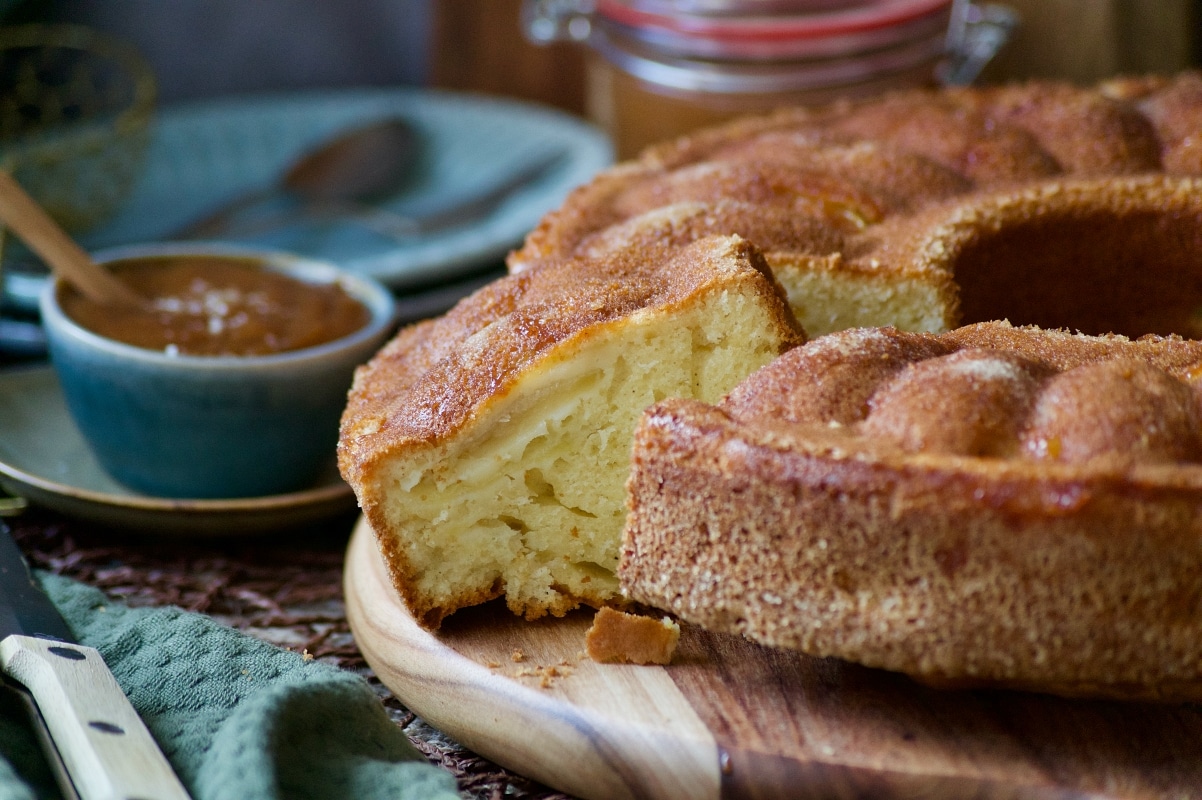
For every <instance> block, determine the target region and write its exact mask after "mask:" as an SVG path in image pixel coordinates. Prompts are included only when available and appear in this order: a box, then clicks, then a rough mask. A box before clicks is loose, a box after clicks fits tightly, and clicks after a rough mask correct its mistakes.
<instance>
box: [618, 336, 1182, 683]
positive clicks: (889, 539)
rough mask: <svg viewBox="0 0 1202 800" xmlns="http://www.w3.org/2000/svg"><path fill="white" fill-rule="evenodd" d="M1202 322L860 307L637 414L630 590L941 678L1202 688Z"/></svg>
mask: <svg viewBox="0 0 1202 800" xmlns="http://www.w3.org/2000/svg"><path fill="white" fill-rule="evenodd" d="M1200 379H1202V342H1199V341H1191V340H1185V339H1181V338H1179V337H1175V336H1174V337H1156V336H1146V337H1142V338H1140V339H1138V340H1131V339H1128V338H1126V337H1122V336H1117V335H1108V336H1101V337H1094V336H1085V335H1082V334H1070V333H1067V332H1064V331H1046V330H1042V329H1039V328H1034V327H1021V328H1016V327H1011V326H1010V325H1009V324H1008V323H1003V322H991V323H980V324H976V325H970V326H966V327H963V328H959V329H956V330H954V331H951V332H948V333H945V334H938V335H937V334H923V333H906V332H902V331H898V330H896V329H892V328H875V329H853V330H849V331H844V332H841V333H835V334H830V335H827V336H825V337H821V338H818V339H815V340H813V341H811V342H809V343H807V344H805V345H803V346H801V347H799V348H797V349H795V350H793V351H791V352H789V353H788V354H786V355H785V356H783V357H781V358H780V359H778V360H777V361H776V362H774V363H772V364H770V365H769V366H767V367H765V368H763V369H761V370H760V371H758V372H757V373H755V374H754V375H752V376H751V377H749V378H748V379H747V380H746V381H744V382H743V383H741V384H740V385H739V386H738V387H737V388H736V389H735V390H734V391H733V392H731V393H730V395H729V396H728V397H727V398H725V399H724V400H723V401H722V402H721V403H718V404H706V403H701V402H698V401H695V400H688V399H683V398H671V399H668V400H665V401H663V402H661V403H658V404H656V405H655V406H653V407H651V408H650V409H648V410H647V412H646V413H645V415H644V417H643V418H642V420H641V421H640V425H639V428H638V430H637V431H636V434H635V445H634V453H633V458H632V462H633V466H632V471H631V478H630V483H629V491H630V509H631V513H630V518H629V521H628V525H627V529H626V531H625V534H624V538H623V553H622V561H621V565H620V568H619V576H620V579H621V582H622V586H623V588H624V590H625V592H626V595H627V597H628V598H629V599H631V600H634V601H637V602H641V603H646V604H649V605H652V606H655V607H658V608H661V609H665V610H668V611H671V612H672V613H674V614H676V615H678V616H679V617H680V618H681V619H682V620H685V621H687V622H691V623H695V624H698V625H701V626H703V627H705V628H707V629H710V630H714V631H725V632H732V633H739V634H742V635H744V636H746V637H748V638H750V639H752V640H754V641H757V642H760V643H763V644H767V645H772V646H777V647H786V648H792V649H797V650H801V651H803V652H806V653H809V654H812V655H816V656H837V657H839V658H843V659H846V660H851V661H856V662H859V663H862V664H866V665H869V666H873V667H881V668H885V669H889V670H895V671H899V672H904V673H907V674H910V675H912V676H915V677H917V678H919V679H920V680H923V681H926V682H929V683H934V684H937V685H957V686H964V685H991V686H1007V687H1016V688H1028V689H1029V688H1035V689H1039V690H1041V691H1049V692H1056V693H1060V694H1069V695H1072V694H1087V695H1105V696H1112V697H1122V698H1140V699H1161V700H1163V699H1170V700H1181V699H1190V700H1198V699H1202V615H1200V614H1199V610H1200V609H1202V569H1199V565H1200V564H1202V386H1200V384H1199V380H1200Z"/></svg>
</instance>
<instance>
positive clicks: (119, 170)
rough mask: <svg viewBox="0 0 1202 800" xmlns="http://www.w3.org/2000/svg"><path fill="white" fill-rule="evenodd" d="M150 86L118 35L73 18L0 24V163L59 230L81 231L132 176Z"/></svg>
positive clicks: (142, 145) (145, 68)
mask: <svg viewBox="0 0 1202 800" xmlns="http://www.w3.org/2000/svg"><path fill="white" fill-rule="evenodd" d="M155 94H156V82H155V78H154V74H153V72H152V71H151V69H150V67H149V65H148V64H147V63H146V62H145V61H144V60H143V58H142V57H141V56H140V55H139V54H138V53H137V51H135V50H134V49H133V48H132V47H130V46H129V45H127V44H125V43H124V42H121V41H118V40H115V39H112V38H110V37H108V36H105V35H103V34H101V33H98V32H96V31H94V30H91V29H89V28H85V27H80V26H72V25H20V26H12V27H0V169H4V170H6V171H8V172H10V173H11V174H12V175H13V177H15V178H16V179H17V180H18V181H19V182H20V183H21V185H22V186H24V187H25V189H26V190H27V191H28V192H29V193H30V194H31V195H33V196H34V198H35V199H37V200H38V201H39V202H40V203H41V204H42V206H43V207H44V208H46V210H47V211H48V212H49V213H50V214H51V215H52V216H53V217H54V218H55V219H57V220H58V221H59V223H60V224H62V225H63V226H65V227H66V228H67V229H68V230H71V231H74V232H79V231H84V230H87V229H88V228H91V227H93V226H95V225H97V224H99V223H101V222H103V221H104V220H105V219H107V218H108V217H109V216H110V215H111V214H112V213H113V212H115V211H116V210H117V208H118V207H119V206H120V205H121V202H122V201H123V200H124V198H125V197H126V195H127V193H128V192H129V190H130V188H131V186H132V185H133V182H134V179H135V178H136V177H137V174H138V170H139V167H140V166H141V164H142V161H143V159H144V156H145V153H146V147H147V144H148V142H149V138H150V122H151V119H152V116H153V113H154V107H155Z"/></svg>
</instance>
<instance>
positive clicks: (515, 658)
mask: <svg viewBox="0 0 1202 800" xmlns="http://www.w3.org/2000/svg"><path fill="white" fill-rule="evenodd" d="M509 660H510V661H512V662H513V663H515V664H520V663H521V662H523V661H525V660H526V654H525V653H523V652H522V651H521V650H514V651H513V653H512V654H511V655H510V656H509Z"/></svg>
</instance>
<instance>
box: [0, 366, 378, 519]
mask: <svg viewBox="0 0 1202 800" xmlns="http://www.w3.org/2000/svg"><path fill="white" fill-rule="evenodd" d="M0 486H3V487H4V489H5V490H6V491H8V492H9V493H11V494H14V495H18V496H21V497H24V498H26V499H27V500H29V501H30V502H33V503H37V504H38V505H42V506H45V507H47V508H52V509H54V510H56V511H60V512H62V513H64V514H68V515H70V516H75V517H79V518H82V519H88V520H91V521H93V522H96V523H99V524H101V525H108V526H112V527H120V528H123V529H127V530H137V531H141V532H146V533H155V534H167V535H190V536H222V535H233V534H245V533H258V532H264V531H271V530H279V529H283V528H293V527H299V526H303V525H306V524H309V523H314V522H317V521H319V520H322V519H326V518H328V517H331V516H334V515H336V514H339V513H341V512H345V511H349V510H351V509H353V508H354V506H355V498H354V495H353V494H352V493H351V490H350V487H349V486H347V485H346V484H345V483H344V482H343V481H342V480H341V478H339V476H338V472H337V470H336V469H335V467H334V464H333V459H332V458H331V464H330V471H329V474H328V475H327V476H324V477H323V479H322V480H320V481H319V482H318V483H317V485H315V486H313V487H312V488H310V489H307V490H305V491H301V492H295V493H292V494H284V495H275V496H271V497H255V498H240V499H236V500H175V499H170V498H162V497H148V496H146V495H142V494H138V493H136V492H133V491H131V490H129V489H126V488H124V487H123V486H121V485H120V484H118V483H116V482H115V481H114V480H113V479H112V478H110V477H109V476H108V475H107V474H106V473H105V472H104V471H103V470H102V469H101V468H100V465H99V464H98V463H97V462H96V459H95V458H94V457H93V456H92V453H91V451H90V450H89V449H88V446H87V444H86V443H85V442H84V440H83V437H82V436H81V435H80V433H79V429H78V428H76V427H75V423H74V422H73V421H72V419H71V415H70V413H68V411H67V406H66V403H65V402H64V400H63V396H62V391H61V390H60V388H59V383H58V378H57V377H56V376H55V374H54V370H53V369H51V368H49V367H33V368H25V369H9V370H5V371H0Z"/></svg>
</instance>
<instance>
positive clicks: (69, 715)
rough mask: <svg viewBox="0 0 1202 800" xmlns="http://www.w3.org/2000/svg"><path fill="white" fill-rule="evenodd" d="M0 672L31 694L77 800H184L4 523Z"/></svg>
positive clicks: (0, 538)
mask: <svg viewBox="0 0 1202 800" xmlns="http://www.w3.org/2000/svg"><path fill="white" fill-rule="evenodd" d="M0 671H3V673H4V675H5V676H7V677H8V678H11V679H12V680H14V681H16V682H17V683H19V684H21V685H22V686H23V687H24V688H25V689H26V690H27V691H28V692H29V694H30V695H32V696H33V699H34V701H35V702H36V703H37V706H38V711H39V712H40V713H41V716H42V719H43V720H44V721H45V724H46V729H47V730H48V731H49V733H50V738H51V739H52V740H53V743H54V746H55V748H56V749H57V751H58V756H59V757H60V758H61V760H62V763H63V765H64V767H65V768H66V771H67V774H68V775H69V776H70V778H71V782H72V784H73V785H74V788H75V791H76V793H78V795H79V797H80V798H82V800H131V798H137V800H187V798H188V793H187V792H186V791H185V790H184V787H183V785H182V784H180V782H179V779H178V778H177V777H176V776H175V773H174V772H173V771H172V770H171V765H170V764H169V763H167V759H166V758H165V757H164V756H163V753H162V752H161V751H160V750H159V747H158V745H157V744H156V743H155V741H154V737H152V736H151V735H150V731H148V730H147V729H146V726H145V725H144V724H143V723H142V720H141V718H140V717H138V712H136V711H135V710H134V707H133V706H132V705H130V703H129V700H128V698H126V696H125V694H124V693H123V692H122V691H121V687H120V686H118V685H117V680H116V679H115V678H114V677H113V674H112V673H111V672H109V669H108V667H107V666H105V663H104V659H103V658H101V657H100V653H99V652H98V651H97V650H95V649H94V648H91V647H85V646H84V645H80V644H77V643H75V642H74V641H73V639H72V636H71V631H70V630H68V628H67V624H66V623H65V622H64V621H63V618H62V617H61V616H60V615H59V613H58V609H57V608H55V607H54V604H53V603H51V602H50V598H49V597H47V596H46V594H45V593H44V592H43V591H42V589H41V587H40V586H38V584H37V583H36V582H35V581H34V579H33V576H32V575H31V574H30V572H29V567H28V566H27V565H26V563H25V559H24V558H23V557H22V556H21V551H20V550H19V549H18V548H17V543H16V542H14V541H13V539H12V535H11V534H10V532H9V530H8V527H7V526H6V525H5V524H4V523H3V521H0Z"/></svg>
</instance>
